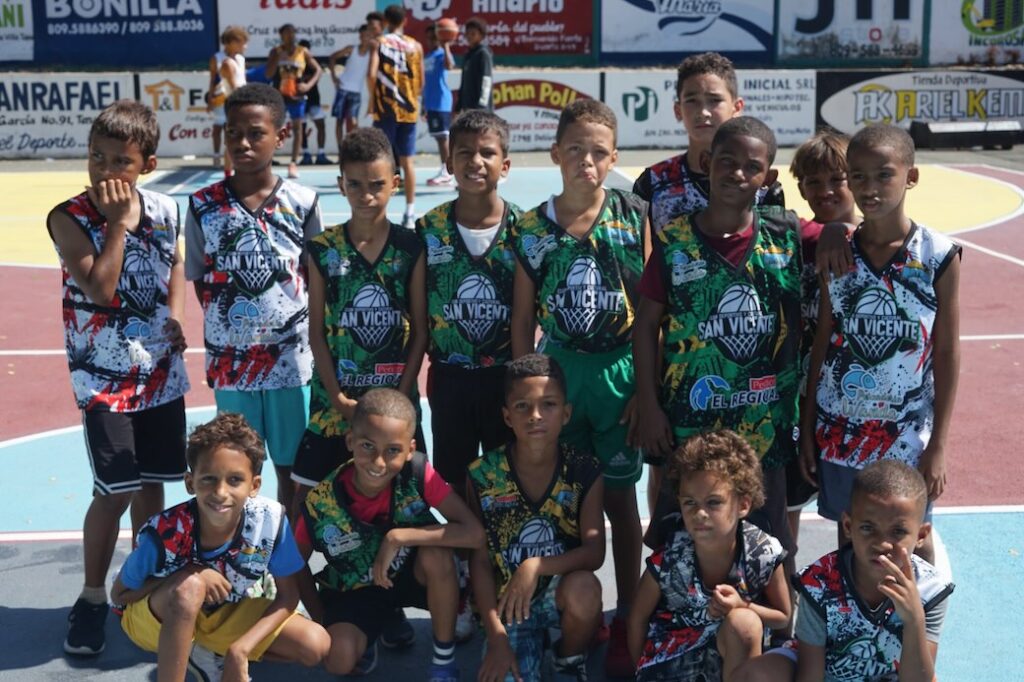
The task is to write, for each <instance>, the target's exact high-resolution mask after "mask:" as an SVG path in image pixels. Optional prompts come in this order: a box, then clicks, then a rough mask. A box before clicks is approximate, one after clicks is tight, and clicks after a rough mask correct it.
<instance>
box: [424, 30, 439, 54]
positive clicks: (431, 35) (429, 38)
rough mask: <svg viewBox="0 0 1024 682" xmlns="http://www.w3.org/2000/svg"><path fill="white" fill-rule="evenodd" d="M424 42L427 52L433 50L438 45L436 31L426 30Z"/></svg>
mask: <svg viewBox="0 0 1024 682" xmlns="http://www.w3.org/2000/svg"><path fill="white" fill-rule="evenodd" d="M424 42H425V43H426V44H427V51H428V52H433V51H434V50H436V49H437V48H438V47H439V45H440V44H439V43H438V42H437V33H435V32H434V31H427V33H426V40H425V41H424Z"/></svg>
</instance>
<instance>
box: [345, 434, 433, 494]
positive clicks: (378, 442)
mask: <svg viewBox="0 0 1024 682" xmlns="http://www.w3.org/2000/svg"><path fill="white" fill-rule="evenodd" d="M411 431H412V426H411V425H410V424H409V423H407V422H405V421H403V420H401V419H396V418H394V417H385V416H382V415H377V414H370V415H366V417H365V418H364V419H362V420H360V421H358V422H356V423H354V424H352V428H351V430H350V431H349V432H348V434H347V435H346V436H345V440H346V443H347V444H348V448H349V450H350V451H351V452H352V462H353V466H354V467H355V477H354V479H353V482H354V483H355V486H356V489H357V490H359V492H360V493H362V494H363V495H365V496H366V497H376V496H377V495H379V494H380V493H381V492H382V491H383V490H385V489H386V488H388V487H389V486H390V485H391V479H393V478H394V477H395V476H397V475H398V473H399V472H400V471H401V470H402V467H404V466H405V463H406V462H407V461H409V458H411V457H412V453H413V450H414V449H415V448H416V441H415V440H414V439H413V438H412V434H411Z"/></svg>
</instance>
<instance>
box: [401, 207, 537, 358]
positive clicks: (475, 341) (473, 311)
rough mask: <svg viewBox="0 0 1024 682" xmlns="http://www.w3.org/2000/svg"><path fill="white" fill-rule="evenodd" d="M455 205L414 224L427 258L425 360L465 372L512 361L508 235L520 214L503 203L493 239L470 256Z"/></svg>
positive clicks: (436, 210)
mask: <svg viewBox="0 0 1024 682" xmlns="http://www.w3.org/2000/svg"><path fill="white" fill-rule="evenodd" d="M455 204H456V202H454V201H450V202H448V203H445V204H441V205H440V206H438V207H437V208H434V209H433V210H431V211H430V212H429V213H427V214H426V215H425V216H423V217H422V218H420V220H419V221H417V223H416V233H417V234H418V235H419V237H420V239H421V240H422V241H423V245H424V248H425V249H426V255H427V315H428V316H429V321H430V361H431V362H441V363H446V364H450V365H458V366H460V367H465V368H475V367H494V366H500V365H504V364H505V363H507V362H509V361H510V360H512V343H511V339H512V335H511V331H510V330H509V319H510V316H511V308H512V283H513V280H514V279H515V272H516V260H515V253H514V251H513V250H512V238H511V236H510V230H511V228H512V226H513V225H515V224H516V223H517V221H518V220H519V216H520V214H521V210H520V208H519V207H518V206H516V205H515V204H510V203H508V202H505V213H504V215H503V216H502V219H501V224H500V225H499V227H498V232H497V234H496V235H495V236H494V240H493V241H492V242H491V244H490V246H489V247H488V248H487V250H486V251H484V252H483V253H482V254H481V255H480V256H474V255H473V254H471V253H470V252H469V249H467V248H466V243H465V241H464V240H463V238H462V234H461V233H460V232H459V229H458V226H457V225H456V224H455Z"/></svg>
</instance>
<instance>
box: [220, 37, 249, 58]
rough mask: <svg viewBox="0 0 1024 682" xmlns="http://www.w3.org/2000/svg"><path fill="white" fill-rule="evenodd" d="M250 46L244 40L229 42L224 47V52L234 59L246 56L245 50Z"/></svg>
mask: <svg viewBox="0 0 1024 682" xmlns="http://www.w3.org/2000/svg"><path fill="white" fill-rule="evenodd" d="M248 46H249V43H247V42H245V41H244V40H229V41H228V42H227V44H226V45H225V46H224V51H225V52H226V53H228V54H229V55H231V56H232V57H233V56H235V55H236V54H245V48H246V47H248Z"/></svg>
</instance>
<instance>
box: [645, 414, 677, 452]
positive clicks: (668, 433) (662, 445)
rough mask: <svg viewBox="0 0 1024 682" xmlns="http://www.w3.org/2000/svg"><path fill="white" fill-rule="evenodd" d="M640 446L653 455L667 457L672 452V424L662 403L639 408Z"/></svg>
mask: <svg viewBox="0 0 1024 682" xmlns="http://www.w3.org/2000/svg"><path fill="white" fill-rule="evenodd" d="M637 413H638V414H637V431H638V432H639V436H638V440H639V441H640V447H642V448H643V449H644V450H646V451H647V452H648V453H650V454H652V455H656V456H658V457H667V456H668V455H669V454H670V453H671V452H672V426H671V425H670V424H669V422H668V417H667V416H665V411H664V410H662V409H661V406H660V405H653V406H650V407H648V406H646V405H645V406H640V407H639V408H638V409H637Z"/></svg>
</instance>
